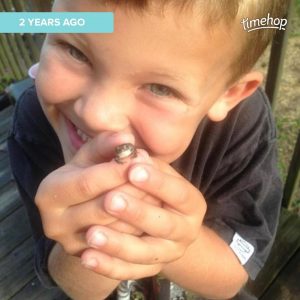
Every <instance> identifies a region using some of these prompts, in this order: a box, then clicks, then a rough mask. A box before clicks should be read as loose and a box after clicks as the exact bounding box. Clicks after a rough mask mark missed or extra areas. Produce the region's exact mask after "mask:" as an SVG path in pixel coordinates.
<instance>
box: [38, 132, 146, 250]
mask: <svg viewBox="0 0 300 300" xmlns="http://www.w3.org/2000/svg"><path fill="white" fill-rule="evenodd" d="M129 142H130V143H134V139H133V137H132V136H131V135H120V134H110V135H108V134H101V135H99V136H97V137H95V138H94V139H93V140H91V141H90V142H88V143H86V144H85V145H83V146H82V148H81V149H80V150H79V151H78V152H77V153H76V155H75V156H74V158H73V159H72V160H71V161H70V162H68V163H67V164H66V165H64V166H62V167H61V168H59V169H57V170H55V171H53V172H52V173H50V174H49V175H48V176H47V177H46V178H45V179H44V180H43V181H42V182H41V184H40V186H39V188H38V191H37V194H36V197H35V203H36V205H37V207H38V209H39V211H40V215H41V218H42V222H43V228H44V232H45V234H46V236H47V237H49V238H51V239H53V240H55V241H57V242H59V243H60V244H61V245H62V246H63V248H64V250H65V251H66V252H67V253H68V254H72V255H80V253H81V252H82V251H83V250H84V249H85V248H86V247H87V244H86V241H85V238H84V235H85V232H86V230H87V229H88V228H89V227H90V226H92V225H95V224H99V225H103V226H111V228H114V229H116V230H119V231H120V232H129V233H133V234H141V232H140V231H139V230H136V228H135V227H134V226H132V225H128V224H126V223H124V222H122V221H118V220H117V218H116V217H114V216H112V215H111V214H108V213H107V212H106V211H105V209H104V207H103V197H104V195H105V194H106V193H107V192H109V191H111V190H113V189H115V190H119V191H123V192H126V193H127V194H129V195H133V196H142V195H144V194H145V192H143V191H141V190H139V189H138V188H136V187H134V186H133V185H131V184H130V183H129V182H128V177H127V172H128V167H129V163H127V164H118V163H117V162H115V161H114V160H113V159H112V158H113V156H114V148H115V146H116V145H119V144H122V143H129ZM139 153H140V154H141V155H139V156H138V157H137V158H136V160H137V161H139V160H143V159H144V158H145V153H143V152H141V151H140V152H139Z"/></svg>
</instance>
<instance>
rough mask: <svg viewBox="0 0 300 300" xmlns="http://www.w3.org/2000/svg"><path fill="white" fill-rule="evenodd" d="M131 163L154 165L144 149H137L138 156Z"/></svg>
mask: <svg viewBox="0 0 300 300" xmlns="http://www.w3.org/2000/svg"><path fill="white" fill-rule="evenodd" d="M131 163H132V164H134V163H147V164H153V162H152V159H151V157H150V156H149V154H148V152H147V151H145V150H143V149H137V156H136V157H135V158H133V159H132V160H131Z"/></svg>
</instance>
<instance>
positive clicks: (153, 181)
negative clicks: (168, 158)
mask: <svg viewBox="0 0 300 300" xmlns="http://www.w3.org/2000/svg"><path fill="white" fill-rule="evenodd" d="M128 178H129V181H130V182H131V184H132V185H134V186H135V187H137V188H138V189H140V190H142V191H144V192H145V194H144V195H142V197H133V196H131V195H129V194H127V193H124V192H119V191H116V190H113V191H111V192H110V193H108V194H107V195H106V196H105V199H104V205H105V209H106V211H107V212H108V213H109V214H111V215H112V216H113V217H116V218H118V219H121V220H123V221H124V222H126V223H128V224H130V225H132V226H134V227H137V228H138V229H140V230H141V231H142V232H144V234H143V235H142V236H134V235H131V234H128V233H122V232H118V231H116V230H112V229H111V228H108V227H105V226H93V227H91V228H90V229H89V230H88V232H87V235H86V239H87V243H88V244H89V246H90V247H91V248H90V249H87V250H85V251H84V253H83V254H82V256H81V259H82V263H83V264H84V265H85V266H86V267H88V268H90V269H93V270H94V271H95V272H97V273H99V274H102V275H104V276H106V277H109V278H113V279H119V280H126V279H136V278H141V277H147V276H152V275H154V274H157V273H158V272H160V271H161V269H162V268H163V266H164V265H165V264H168V263H170V262H172V261H175V260H177V259H179V258H180V257H182V256H183V255H184V253H185V251H186V249H187V248H188V247H189V246H190V245H191V244H192V243H193V242H194V241H195V240H196V239H197V237H198V235H199V231H200V228H201V225H202V221H203V218H204V214H205V212H206V203H205V200H204V198H203V196H202V194H201V193H200V192H199V191H198V190H197V189H196V188H195V187H194V186H193V185H192V184H191V183H189V182H188V181H187V180H186V179H185V178H183V177H182V176H181V175H180V174H178V173H177V172H176V171H175V170H174V169H173V168H172V167H170V166H169V165H167V164H165V163H163V162H159V161H156V162H155V166H153V165H146V164H141V163H137V164H134V165H132V166H131V167H130V169H129V172H128ZM149 198H150V199H152V201H153V199H154V200H156V201H159V202H161V203H162V206H161V207H158V206H154V205H151V204H149Z"/></svg>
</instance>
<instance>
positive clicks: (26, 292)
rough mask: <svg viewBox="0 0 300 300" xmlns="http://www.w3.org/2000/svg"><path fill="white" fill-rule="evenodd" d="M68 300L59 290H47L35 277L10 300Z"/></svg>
mask: <svg viewBox="0 0 300 300" xmlns="http://www.w3.org/2000/svg"><path fill="white" fill-rule="evenodd" d="M24 299H30V300H41V299H42V300H68V299H69V298H68V297H67V296H66V295H65V294H64V293H62V292H61V291H60V290H59V289H58V288H52V289H46V288H45V287H43V286H42V284H41V283H40V281H39V280H38V278H37V277H36V276H35V277H34V278H33V279H32V280H30V282H28V284H27V285H26V286H25V287H24V288H23V289H22V290H21V291H19V292H18V293H17V294H16V295H14V296H13V297H11V298H10V300H24Z"/></svg>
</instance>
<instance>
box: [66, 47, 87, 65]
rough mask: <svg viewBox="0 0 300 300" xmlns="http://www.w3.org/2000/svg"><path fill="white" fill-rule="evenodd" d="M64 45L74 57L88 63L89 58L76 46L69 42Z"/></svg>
mask: <svg viewBox="0 0 300 300" xmlns="http://www.w3.org/2000/svg"><path fill="white" fill-rule="evenodd" d="M64 46H65V47H66V48H67V51H68V52H69V54H70V55H71V56H72V57H73V58H74V59H76V60H77V61H79V62H82V63H89V59H88V58H87V57H86V56H85V55H84V54H83V53H82V52H81V51H80V50H78V49H77V48H76V47H74V46H72V45H70V44H65V45H64Z"/></svg>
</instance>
